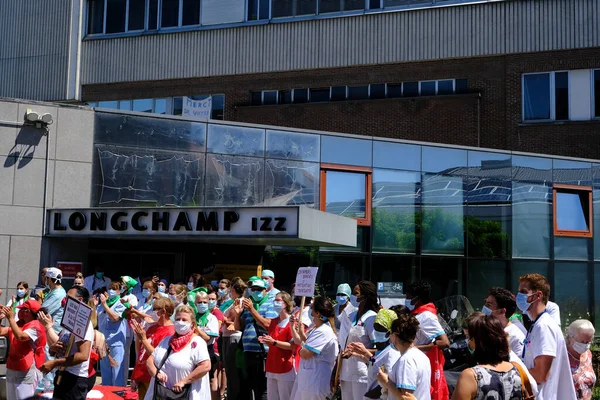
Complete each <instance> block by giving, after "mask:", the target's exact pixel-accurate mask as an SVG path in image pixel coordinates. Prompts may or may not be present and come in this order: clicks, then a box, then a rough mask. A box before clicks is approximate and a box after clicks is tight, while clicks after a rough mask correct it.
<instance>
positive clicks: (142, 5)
mask: <svg viewBox="0 0 600 400" xmlns="http://www.w3.org/2000/svg"><path fill="white" fill-rule="evenodd" d="M145 17H146V0H129V26H128V28H127V29H128V30H130V31H137V30H143V29H144V19H145Z"/></svg>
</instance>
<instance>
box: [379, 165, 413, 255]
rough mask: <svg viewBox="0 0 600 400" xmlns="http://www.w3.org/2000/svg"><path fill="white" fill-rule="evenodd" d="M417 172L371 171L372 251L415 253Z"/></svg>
mask: <svg viewBox="0 0 600 400" xmlns="http://www.w3.org/2000/svg"><path fill="white" fill-rule="evenodd" d="M420 180H421V177H420V175H419V173H418V172H404V171H394V170H385V169H375V170H373V217H372V220H373V221H372V222H373V251H384V252H394V253H412V254H414V253H416V251H417V244H416V239H417V236H416V220H417V218H418V216H417V208H416V203H417V201H418V193H419V186H420Z"/></svg>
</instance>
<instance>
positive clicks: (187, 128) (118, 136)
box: [94, 112, 206, 152]
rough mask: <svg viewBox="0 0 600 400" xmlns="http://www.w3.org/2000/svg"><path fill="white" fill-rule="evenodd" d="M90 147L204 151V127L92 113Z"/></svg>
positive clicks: (165, 120) (200, 124)
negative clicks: (91, 145) (105, 146)
mask: <svg viewBox="0 0 600 400" xmlns="http://www.w3.org/2000/svg"><path fill="white" fill-rule="evenodd" d="M94 132H95V135H94V143H105V144H111V145H123V146H131V147H138V148H140V147H150V148H155V149H173V150H182V151H194V152H202V151H204V145H205V142H206V124H205V123H198V122H189V121H178V120H170V119H164V118H152V117H150V116H148V117H140V116H130V115H119V114H107V113H102V112H96V113H95V128H94Z"/></svg>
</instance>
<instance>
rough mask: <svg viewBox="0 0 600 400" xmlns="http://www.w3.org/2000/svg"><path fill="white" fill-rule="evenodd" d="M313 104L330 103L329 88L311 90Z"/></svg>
mask: <svg viewBox="0 0 600 400" xmlns="http://www.w3.org/2000/svg"><path fill="white" fill-rule="evenodd" d="M310 101H311V103H319V102H324V101H329V88H322V89H310Z"/></svg>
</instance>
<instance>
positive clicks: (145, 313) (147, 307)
mask: <svg viewBox="0 0 600 400" xmlns="http://www.w3.org/2000/svg"><path fill="white" fill-rule="evenodd" d="M157 291H158V286H157V285H156V283H154V282H153V281H146V282H144V284H143V285H142V298H143V299H144V301H142V302H140V303H138V306H137V309H136V310H135V311H133V310H132V311H133V312H132V314H133V316H134V318H138V319H140V321H141V324H142V327H143V328H144V329H148V328H149V327H150V326H152V325H153V324H154V322H155V321H156V320H157V319H158V316H157V315H155V314H154V312H153V308H152V306H153V304H154V301H156V300H157V298H159V296H158V295H156V293H157ZM171 314H173V313H171ZM149 320H152V321H153V322H149Z"/></svg>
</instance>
